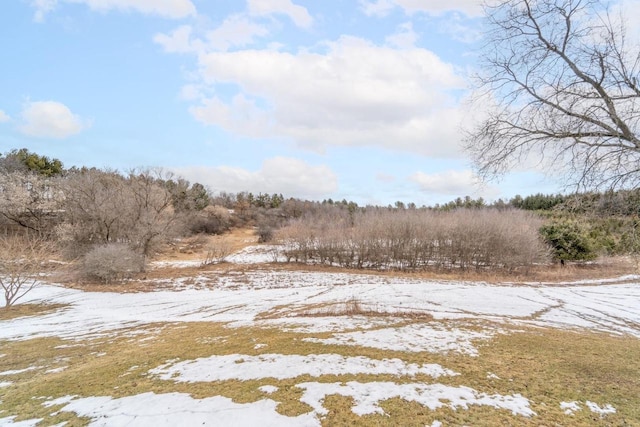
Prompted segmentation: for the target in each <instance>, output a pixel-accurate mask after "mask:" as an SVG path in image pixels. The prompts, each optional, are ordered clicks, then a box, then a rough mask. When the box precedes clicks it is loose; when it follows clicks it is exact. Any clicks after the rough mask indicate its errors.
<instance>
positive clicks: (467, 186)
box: [409, 170, 498, 197]
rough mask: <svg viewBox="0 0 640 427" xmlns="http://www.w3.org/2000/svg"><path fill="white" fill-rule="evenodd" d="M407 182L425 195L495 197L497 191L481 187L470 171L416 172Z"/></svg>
mask: <svg viewBox="0 0 640 427" xmlns="http://www.w3.org/2000/svg"><path fill="white" fill-rule="evenodd" d="M409 180H410V181H412V182H414V183H416V184H418V186H419V187H420V190H422V191H424V192H426V193H434V194H445V195H450V196H452V197H457V196H466V195H469V196H477V195H483V196H484V197H487V196H495V195H496V194H498V191H497V190H496V189H495V188H493V187H486V186H483V185H482V183H481V182H480V180H479V179H478V177H477V176H476V175H475V174H474V173H473V172H472V171H470V170H448V171H445V172H439V173H434V174H426V173H424V172H416V173H415V174H413V175H411V176H410V177H409Z"/></svg>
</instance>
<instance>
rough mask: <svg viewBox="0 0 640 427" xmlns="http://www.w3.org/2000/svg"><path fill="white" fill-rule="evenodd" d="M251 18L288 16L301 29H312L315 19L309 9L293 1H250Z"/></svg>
mask: <svg viewBox="0 0 640 427" xmlns="http://www.w3.org/2000/svg"><path fill="white" fill-rule="evenodd" d="M247 3H248V6H249V14H250V15H251V16H268V15H276V14H280V15H286V16H288V17H289V19H291V20H292V21H293V23H294V24H296V25H297V26H298V27H301V28H310V27H311V26H312V25H313V18H312V17H311V15H310V14H309V11H308V10H307V8H305V7H303V6H300V5H297V4H294V3H293V2H291V0H248V2H247Z"/></svg>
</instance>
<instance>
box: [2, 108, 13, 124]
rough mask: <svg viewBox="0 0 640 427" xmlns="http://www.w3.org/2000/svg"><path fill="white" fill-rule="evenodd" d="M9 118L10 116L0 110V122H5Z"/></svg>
mask: <svg viewBox="0 0 640 427" xmlns="http://www.w3.org/2000/svg"><path fill="white" fill-rule="evenodd" d="M9 120H11V117H9V115H8V114H7V113H5V112H4V111H2V110H0V123H6V122H8V121H9Z"/></svg>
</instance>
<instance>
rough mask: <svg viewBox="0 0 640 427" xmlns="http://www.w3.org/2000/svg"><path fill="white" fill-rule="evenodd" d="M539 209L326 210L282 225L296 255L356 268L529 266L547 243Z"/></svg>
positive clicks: (289, 251) (542, 258)
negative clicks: (543, 234) (543, 237)
mask: <svg viewBox="0 0 640 427" xmlns="http://www.w3.org/2000/svg"><path fill="white" fill-rule="evenodd" d="M541 225H542V220H541V219H540V218H539V217H537V216H535V215H534V214H531V213H527V212H522V211H516V210H507V211H496V210H488V209H480V210H473V211H471V210H464V209H463V210H456V211H452V212H438V211H428V210H386V209H369V210H367V211H364V212H362V211H359V212H345V211H344V210H340V209H334V210H324V211H323V212H319V213H316V214H315V215H307V216H303V217H302V218H300V219H297V220H294V221H293V222H291V224H290V225H289V226H287V227H285V228H284V229H282V230H281V231H280V232H279V239H280V240H281V242H282V243H284V244H285V245H286V250H285V254H286V257H287V259H288V260H289V261H296V262H307V263H320V264H331V265H340V266H343V267H350V268H376V269H400V270H418V269H425V268H463V269H468V268H476V269H480V268H485V267H493V268H503V269H514V268H516V267H528V266H531V265H532V264H534V263H542V262H546V261H547V259H548V247H547V246H546V245H545V244H544V243H543V242H542V241H541V239H540V237H539V234H538V229H539V228H540V227H541Z"/></svg>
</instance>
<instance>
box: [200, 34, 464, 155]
mask: <svg viewBox="0 0 640 427" xmlns="http://www.w3.org/2000/svg"><path fill="white" fill-rule="evenodd" d="M323 48H324V49H325V51H323V52H320V53H316V52H310V51H308V50H300V51H299V52H297V53H289V52H279V51H275V50H241V51H234V52H209V53H206V54H200V55H198V61H199V73H200V76H201V78H202V81H203V82H204V83H205V84H207V85H210V86H211V87H213V88H215V87H216V85H219V84H221V85H226V87H227V88H228V87H229V86H230V85H229V84H232V85H234V86H235V87H237V88H238V91H237V93H236V94H235V95H232V96H230V97H227V98H225V97H223V96H221V95H216V96H213V97H209V98H207V99H205V100H204V101H203V102H202V103H201V104H199V105H195V106H193V107H192V108H191V112H192V114H193V115H194V116H195V117H196V118H197V119H198V120H199V121H201V122H203V123H205V124H210V125H216V126H220V127H222V128H224V129H226V130H228V131H231V132H234V133H239V134H243V135H247V136H252V137H283V138H287V139H290V140H293V141H295V142H296V143H297V144H298V145H299V146H303V147H306V148H309V149H312V150H316V151H322V150H324V149H325V148H326V147H327V146H330V145H340V146H371V145H374V146H379V147H385V148H389V149H394V150H404V151H411V152H420V153H422V154H428V155H436V156H447V155H455V154H457V153H458V150H459V149H458V140H459V135H458V124H459V123H460V121H461V120H462V114H463V113H462V111H461V110H459V108H458V107H457V104H456V102H457V101H456V100H455V99H454V97H453V96H452V95H451V92H452V91H455V90H458V89H461V88H462V87H464V82H463V80H462V78H461V77H460V76H458V75H457V73H456V70H455V68H454V67H453V66H452V65H451V64H448V63H445V62H444V61H442V60H441V59H440V58H439V57H438V56H437V55H435V54H434V53H433V52H431V51H428V50H426V49H419V48H409V49H402V50H397V49H393V48H391V47H387V46H377V45H374V44H373V43H371V42H369V41H367V40H364V39H360V38H357V37H346V36H345V37H341V38H340V39H338V40H337V41H332V42H326V43H325V44H324V46H323Z"/></svg>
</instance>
